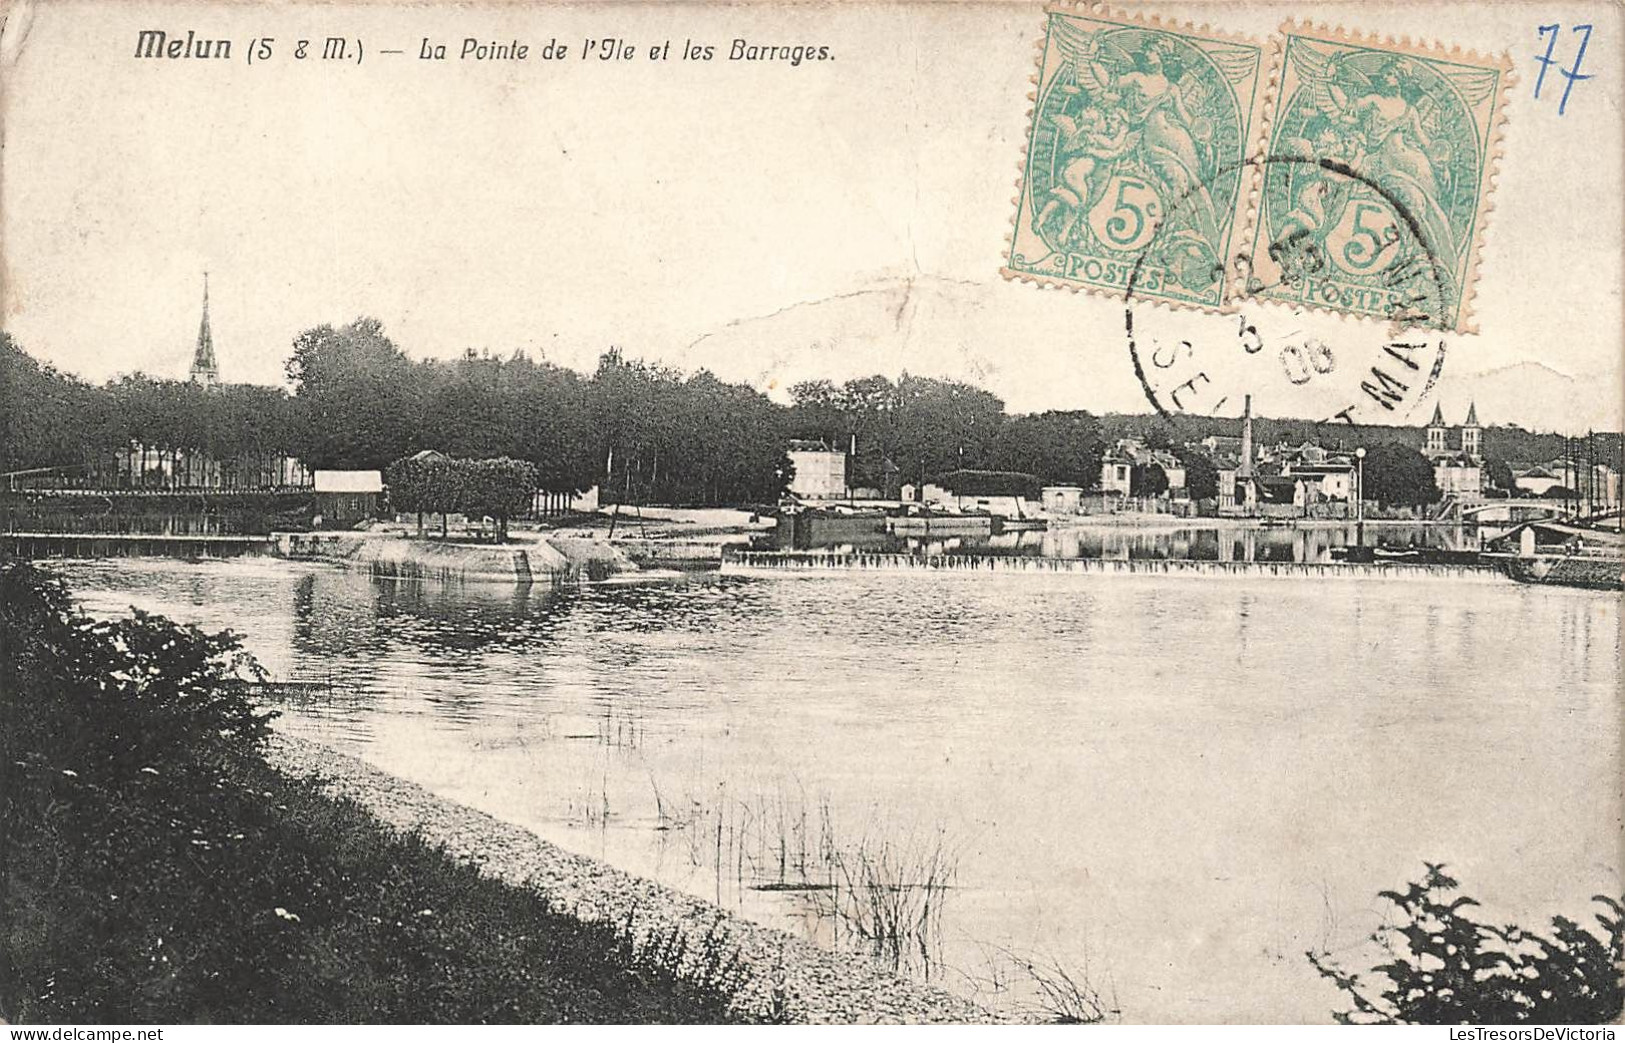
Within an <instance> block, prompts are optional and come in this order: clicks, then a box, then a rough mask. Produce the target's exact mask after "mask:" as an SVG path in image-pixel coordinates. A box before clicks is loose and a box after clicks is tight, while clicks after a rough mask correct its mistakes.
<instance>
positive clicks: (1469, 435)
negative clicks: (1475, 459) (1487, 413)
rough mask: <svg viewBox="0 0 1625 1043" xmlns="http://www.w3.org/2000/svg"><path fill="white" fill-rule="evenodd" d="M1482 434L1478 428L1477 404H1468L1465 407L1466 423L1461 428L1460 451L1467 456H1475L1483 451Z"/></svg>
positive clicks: (1481, 430)
mask: <svg viewBox="0 0 1625 1043" xmlns="http://www.w3.org/2000/svg"><path fill="white" fill-rule="evenodd" d="M1483 446H1484V432H1483V429H1482V428H1480V427H1479V426H1478V403H1476V402H1473V403H1469V404H1468V406H1467V423H1465V424H1463V425H1462V428H1461V451H1462V452H1464V453H1466V454H1467V455H1468V456H1477V455H1478V454H1479V453H1480V452H1482V451H1483Z"/></svg>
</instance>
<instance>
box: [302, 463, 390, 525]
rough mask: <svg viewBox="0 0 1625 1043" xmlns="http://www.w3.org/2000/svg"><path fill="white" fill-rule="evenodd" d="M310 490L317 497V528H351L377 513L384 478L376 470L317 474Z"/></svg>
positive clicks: (317, 472) (314, 519) (314, 522)
mask: <svg viewBox="0 0 1625 1043" xmlns="http://www.w3.org/2000/svg"><path fill="white" fill-rule="evenodd" d="M311 488H312V490H313V491H314V492H315V494H316V515H315V517H314V518H313V519H312V520H311V521H312V524H313V525H314V526H315V527H317V528H322V527H324V526H325V527H328V528H332V527H334V526H350V525H354V524H355V523H356V522H359V521H362V520H363V519H366V518H372V517H375V516H376V515H377V514H378V501H379V499H380V498H381V497H382V496H383V493H384V476H383V475H382V474H381V473H379V472H378V471H320V470H319V471H316V472H315V473H314V474H313V475H312V482H311Z"/></svg>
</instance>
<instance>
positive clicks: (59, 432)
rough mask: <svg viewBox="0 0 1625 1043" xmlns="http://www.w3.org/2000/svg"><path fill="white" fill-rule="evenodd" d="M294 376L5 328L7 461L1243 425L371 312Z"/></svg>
mask: <svg viewBox="0 0 1625 1043" xmlns="http://www.w3.org/2000/svg"><path fill="white" fill-rule="evenodd" d="M286 374H287V378H288V381H289V387H290V388H291V390H292V393H291V394H290V393H289V392H287V391H284V390H282V389H280V388H266V387H256V386H250V385H226V386H223V387H221V388H217V389H214V390H210V391H205V390H204V389H202V388H200V387H196V386H193V385H191V384H188V383H184V382H180V381H172V380H155V379H151V378H148V377H145V376H142V375H140V374H137V375H134V376H129V377H124V378H121V379H119V380H117V381H113V382H110V383H108V384H106V385H104V386H101V387H93V386H91V385H88V384H85V383H83V382H81V381H79V380H77V379H75V378H72V377H70V376H67V375H65V374H62V373H60V372H57V371H56V370H54V369H52V368H51V367H49V366H42V365H40V364H39V363H38V362H36V361H35V360H34V359H32V358H30V357H29V356H28V355H27V354H26V353H25V352H24V351H23V350H22V349H21V347H20V346H18V345H17V344H16V343H14V342H13V341H12V340H11V338H10V337H8V336H5V335H3V334H0V425H3V433H4V435H5V437H4V438H3V439H0V472H5V471H12V470H19V469H23V468H33V467H68V468H73V469H80V470H83V469H86V468H89V467H103V468H105V467H106V466H107V465H108V461H109V460H110V459H111V458H112V456H113V454H115V453H117V452H120V451H122V450H125V449H128V448H129V446H130V444H131V443H132V442H136V443H140V444H142V445H144V446H147V447H149V448H152V449H155V450H157V451H159V452H165V451H169V452H184V451H188V450H198V451H201V452H205V453H208V454H209V455H211V456H213V457H215V458H217V459H222V460H238V459H242V460H247V461H249V462H250V463H251V464H252V466H244V467H239V468H237V469H236V470H237V471H239V472H241V473H242V474H243V475H244V476H245V477H243V478H241V479H240V480H231V479H229V478H228V481H227V484H228V485H233V484H235V485H239V486H246V485H252V484H254V482H253V481H252V480H250V478H249V477H247V476H251V475H254V474H263V473H268V464H266V463H265V461H269V460H271V459H273V458H274V457H276V456H278V455H282V454H287V455H291V456H294V457H297V458H298V459H299V460H301V461H303V462H304V463H305V464H306V465H308V466H310V467H313V468H365V469H373V468H379V469H381V468H384V467H385V466H386V465H388V464H389V463H390V461H393V460H398V459H401V458H402V457H406V456H410V455H411V454H414V453H416V452H418V451H420V450H425V449H433V450H438V451H440V452H443V453H446V454H448V455H450V456H454V457H462V458H470V459H492V458H497V457H509V458H512V459H514V460H519V461H524V462H527V463H529V464H531V465H533V466H534V467H535V468H536V473H537V482H538V484H539V485H540V487H541V488H543V489H547V490H550V491H555V492H563V491H569V490H585V489H588V488H591V487H592V486H598V487H599V488H600V490H601V494H602V496H603V498H604V499H605V500H606V501H611V502H612V501H617V500H618V501H622V502H636V503H672V504H721V503H728V504H747V503H767V502H772V501H774V500H776V499H777V498H778V496H779V495H780V493H781V492H782V491H783V489H784V488H785V486H786V485H787V484H788V483H789V481H790V479H791V477H792V475H793V468H792V467H791V465H790V462H789V460H788V458H787V457H786V455H785V453H784V451H783V450H784V447H785V444H786V442H787V441H788V440H789V439H792V438H801V439H818V440H822V441H824V442H826V443H827V444H829V445H830V446H832V447H835V448H837V449H842V450H849V451H852V452H853V453H854V456H853V462H852V483H853V485H855V486H857V487H866V488H874V489H881V490H886V491H895V490H894V489H893V488H892V486H893V485H895V484H901V483H912V484H918V483H920V482H924V481H930V480H933V479H935V478H937V477H939V476H940V475H942V474H944V473H947V472H949V471H955V470H965V469H969V470H999V471H1018V472H1022V473H1028V474H1033V475H1035V476H1037V478H1038V479H1039V481H1040V483H1042V484H1063V485H1081V486H1083V487H1085V488H1089V487H1093V486H1095V485H1096V484H1097V482H1098V481H1099V477H1100V460H1101V455H1102V452H1103V449H1104V447H1106V446H1108V445H1110V444H1112V443H1113V442H1114V441H1115V440H1116V439H1119V438H1138V439H1140V440H1141V441H1142V442H1143V443H1144V444H1145V445H1146V446H1148V447H1150V448H1162V449H1170V448H1175V449H1177V448H1178V447H1182V446H1185V445H1186V444H1187V443H1197V442H1200V441H1201V440H1202V439H1203V438H1205V437H1207V436H1209V435H1227V436H1235V435H1238V434H1239V433H1240V430H1241V422H1240V420H1239V419H1236V418H1224V419H1219V418H1208V417H1191V416H1169V417H1161V416H1153V415H1139V416H1132V415H1117V414H1110V415H1107V416H1104V417H1096V416H1093V415H1091V414H1089V413H1087V412H1083V411H1081V410H1076V411H1052V412H1046V413H1037V414H1026V415H1014V416H1012V415H1009V414H1008V413H1007V412H1006V410H1005V405H1004V402H1003V401H1001V400H1000V399H999V398H998V396H996V395H994V394H992V393H990V392H988V391H986V390H983V389H981V388H978V387H974V386H972V385H970V384H965V383H961V382H958V381H953V380H941V379H934V378H930V377H921V376H915V375H911V374H907V373H905V374H903V375H902V376H901V377H899V378H898V379H897V380H895V381H894V380H891V379H888V378H886V377H884V376H879V375H876V376H869V377H862V378H858V379H854V380H848V381H845V382H844V383H839V384H838V383H835V382H832V381H828V380H819V381H809V382H806V383H802V384H797V385H795V386H794V387H792V388H791V389H790V394H791V399H792V401H791V404H790V405H789V406H783V405H779V404H776V403H774V402H772V401H771V400H769V399H768V398H767V397H766V396H765V395H763V394H761V393H760V392H757V391H755V390H753V389H751V388H749V387H747V386H745V385H741V384H729V383H726V382H724V381H721V380H719V379H717V377H716V376H714V375H713V374H711V373H709V372H705V371H701V372H698V373H693V374H685V373H682V372H679V371H676V370H673V369H669V368H666V367H663V366H659V365H654V364H651V363H647V362H642V361H637V360H634V359H631V358H628V357H627V356H626V355H624V354H623V353H622V352H621V351H619V350H618V349H611V350H609V351H607V352H605V353H604V354H603V356H602V357H601V358H600V359H599V362H598V366H597V368H596V370H595V371H594V372H593V373H591V374H590V375H583V374H580V373H577V372H575V371H573V370H570V369H566V368H564V367H560V366H556V365H553V364H551V363H548V362H545V361H536V360H533V359H531V358H529V357H527V356H525V355H524V354H523V353H516V354H514V355H512V356H510V357H496V356H491V355H482V354H477V353H475V352H472V351H470V352H465V353H464V354H463V355H462V356H461V357H459V358H456V359H452V360H424V361H413V360H412V359H411V358H409V357H408V356H407V355H406V353H405V352H404V351H403V350H402V349H401V348H400V347H399V346H397V345H396V344H395V343H394V341H392V340H391V339H390V338H389V336H388V335H387V333H386V332H385V330H384V329H383V327H382V325H381V324H380V323H379V322H378V321H377V320H375V319H368V318H361V319H357V320H355V321H354V322H351V323H349V324H348V325H345V326H342V327H333V326H326V325H324V326H319V327H316V328H314V329H310V330H306V331H304V332H303V333H301V334H299V336H298V337H297V338H295V340H294V343H293V350H292V353H291V355H290V357H289V358H288V360H287V364H286ZM1254 428H1255V430H1254V443H1255V444H1256V445H1260V446H1263V445H1272V444H1276V443H1281V442H1286V443H1290V444H1294V445H1295V444H1299V443H1302V442H1304V441H1312V442H1316V443H1318V444H1321V445H1324V446H1326V447H1327V448H1341V449H1344V450H1352V449H1354V448H1355V447H1357V446H1364V447H1365V448H1366V449H1367V450H1368V451H1370V453H1371V456H1369V457H1368V458H1367V460H1366V468H1367V479H1368V481H1369V482H1371V483H1372V491H1373V492H1375V490H1376V488H1380V487H1381V483H1382V482H1383V481H1384V479H1383V477H1382V476H1381V475H1380V474H1379V473H1378V472H1379V471H1381V469H1382V468H1381V465H1382V463H1383V462H1384V460H1390V459H1391V462H1394V463H1397V464H1399V466H1400V468H1401V471H1400V472H1396V474H1395V475H1394V476H1393V478H1392V482H1391V483H1390V484H1391V485H1392V488H1391V489H1389V490H1388V492H1389V493H1390V494H1391V495H1392V496H1393V497H1394V498H1393V499H1392V500H1390V501H1388V502H1392V503H1403V504H1414V503H1428V502H1433V501H1432V500H1429V499H1428V498H1427V496H1428V491H1427V488H1426V485H1425V483H1423V482H1421V480H1420V475H1419V472H1417V473H1416V474H1412V473H1411V472H1413V471H1416V467H1415V464H1416V460H1417V459H1420V458H1419V457H1417V458H1412V457H1410V456H1408V455H1403V454H1399V452H1398V450H1400V449H1408V450H1412V451H1415V450H1416V449H1418V448H1419V447H1420V446H1421V445H1422V443H1423V432H1422V430H1421V429H1420V428H1393V427H1356V426H1353V425H1349V424H1344V423H1315V422H1310V421H1298V420H1279V419H1267V418H1257V419H1255V421H1254ZM1592 444H1593V446H1594V452H1595V458H1596V459H1598V460H1600V461H1606V462H1611V463H1618V462H1620V459H1621V452H1622V451H1625V447H1622V444H1621V440H1620V437H1619V436H1618V435H1617V434H1607V435H1598V436H1597V438H1596V439H1595V441H1594V443H1592ZM1571 445H1572V443H1571ZM1484 446H1485V452H1486V454H1487V457H1488V460H1487V466H1488V469H1489V474H1490V477H1491V478H1492V480H1494V481H1496V482H1497V483H1501V484H1502V485H1503V486H1505V485H1508V484H1510V480H1511V475H1510V470H1509V469H1508V467H1507V465H1506V461H1508V460H1518V461H1520V462H1522V461H1528V462H1538V461H1546V460H1551V459H1554V458H1561V457H1562V456H1563V453H1564V441H1563V439H1561V438H1559V437H1558V436H1556V435H1537V434H1532V433H1530V432H1527V431H1522V430H1520V429H1517V428H1506V427H1490V428H1486V429H1485V431H1484ZM1384 447H1386V448H1384ZM1379 450H1380V451H1381V453H1387V454H1389V455H1388V456H1383V455H1381V454H1380V453H1379ZM1186 462H1187V465H1189V464H1190V461H1189V460H1188V459H1187V460H1186ZM1208 477H1210V476H1209V475H1208V473H1207V470H1206V468H1204V467H1202V465H1200V464H1197V465H1195V467H1194V468H1193V470H1192V472H1191V473H1189V474H1187V482H1188V483H1194V484H1195V485H1196V486H1197V488H1198V489H1201V490H1205V489H1207V488H1208V487H1209V484H1210V483H1209V482H1208V481H1207V479H1208ZM1212 477H1214V478H1215V482H1214V483H1212V484H1214V485H1215V486H1216V475H1214V476H1212ZM1152 484H1155V483H1154V480H1153V482H1152ZM1216 491H1217V490H1216V488H1215V489H1214V492H1215V493H1216ZM1197 498H1204V497H1201V496H1200V495H1198V497H1197ZM426 510H429V511H432V510H433V508H426Z"/></svg>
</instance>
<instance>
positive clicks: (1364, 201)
mask: <svg viewBox="0 0 1625 1043" xmlns="http://www.w3.org/2000/svg"><path fill="white" fill-rule="evenodd" d="M1045 14H1046V17H1047V22H1046V26H1045V34H1044V40H1043V51H1042V54H1041V56H1040V59H1039V67H1038V74H1037V77H1036V90H1035V91H1034V94H1033V107H1032V114H1031V119H1030V123H1029V125H1028V139H1027V153H1026V156H1025V160H1024V163H1023V166H1022V174H1021V181H1020V191H1019V194H1018V196H1017V199H1016V217H1015V228H1014V229H1013V231H1012V233H1011V237H1010V246H1009V252H1008V255H1007V258H1006V264H1005V267H1004V273H1005V275H1006V276H1008V277H1011V278H1017V279H1022V280H1026V281H1031V282H1038V283H1043V284H1047V285H1058V286H1068V287H1072V288H1077V289H1087V290H1091V291H1094V292H1097V293H1105V294H1107V295H1111V296H1119V297H1125V298H1135V299H1148V300H1152V301H1160V302H1163V303H1167V304H1171V305H1175V306H1194V307H1198V308H1215V309H1220V310H1230V307H1231V306H1232V305H1234V304H1235V303H1236V302H1237V301H1238V300H1241V299H1249V300H1254V301H1257V300H1271V301H1279V302H1282V303H1283V304H1287V305H1290V306H1294V307H1298V308H1313V309H1317V310H1325V311H1334V312H1342V313H1344V314H1347V315H1351V316H1357V317H1364V318H1377V319H1384V320H1389V321H1393V322H1400V323H1404V324H1407V325H1414V326H1427V327H1435V328H1439V329H1447V330H1457V331H1467V330H1470V329H1471V325H1470V308H1471V303H1472V287H1473V282H1474V278H1475V266H1476V264H1477V255H1478V247H1479V242H1480V239H1481V238H1482V232H1483V226H1484V219H1485V212H1486V211H1487V210H1488V209H1489V203H1488V196H1489V189H1490V183H1491V178H1492V175H1493V172H1494V170H1493V168H1494V163H1495V159H1496V156H1497V151H1498V148H1499V134H1500V129H1501V127H1502V125H1503V124H1504V122H1505V118H1504V112H1503V110H1504V107H1505V94H1506V86H1507V80H1508V75H1509V72H1510V66H1509V64H1508V62H1507V60H1506V59H1505V58H1504V57H1503V58H1491V59H1486V58H1482V57H1480V56H1478V55H1474V54H1463V53H1462V52H1459V51H1450V52H1445V51H1442V50H1438V49H1435V48H1430V47H1426V46H1423V45H1413V44H1411V43H1409V42H1408V41H1407V42H1401V43H1395V42H1392V41H1382V42H1378V41H1376V40H1372V39H1368V38H1366V37H1363V36H1360V35H1359V34H1355V33H1346V32H1342V31H1331V30H1319V31H1315V30H1309V29H1307V28H1303V27H1299V26H1296V25H1293V24H1290V23H1289V24H1288V25H1286V26H1284V27H1283V28H1282V30H1281V34H1280V35H1279V36H1278V37H1277V38H1276V39H1275V40H1273V41H1272V42H1271V45H1270V47H1269V48H1268V49H1266V47H1265V46H1264V45H1262V44H1259V43H1257V42H1255V41H1252V40H1248V39H1245V38H1239V37H1232V36H1228V35H1225V34H1222V33H1218V32H1213V31H1210V30H1208V29H1207V28H1206V27H1203V28H1202V29H1199V30H1198V29H1191V28H1188V27H1178V26H1174V25H1171V24H1165V23H1162V22H1160V21H1157V20H1156V19H1142V18H1138V17H1130V16H1119V15H1108V14H1104V13H1101V12H1098V11H1084V10H1078V9H1073V8H1068V7H1061V6H1051V7H1047V8H1045ZM1266 117H1267V118H1266Z"/></svg>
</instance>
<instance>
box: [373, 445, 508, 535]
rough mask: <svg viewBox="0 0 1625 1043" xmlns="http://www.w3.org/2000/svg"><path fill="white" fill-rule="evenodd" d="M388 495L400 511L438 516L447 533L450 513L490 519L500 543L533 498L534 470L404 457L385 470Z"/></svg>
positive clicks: (500, 461) (504, 462)
mask: <svg viewBox="0 0 1625 1043" xmlns="http://www.w3.org/2000/svg"><path fill="white" fill-rule="evenodd" d="M384 476H385V478H386V480H387V481H388V482H389V495H390V500H391V502H392V504H393V505H394V507H395V509H396V510H397V511H401V512H402V513H406V514H416V515H417V516H418V528H419V531H420V532H421V530H422V523H423V515H424V514H438V515H440V532H441V535H442V536H444V535H445V532H446V514H447V512H453V511H455V512H460V513H462V514H466V515H468V516H469V517H471V518H492V519H494V520H495V521H496V523H497V533H496V534H497V538H498V539H505V538H506V537H507V535H508V520H509V519H510V518H513V517H514V516H516V515H519V514H522V513H524V512H525V511H526V510H527V509H529V507H530V502H531V498H532V497H533V496H534V495H535V493H536V489H537V484H536V465H535V464H532V463H529V462H527V461H525V460H514V459H512V458H511V457H506V456H499V457H496V458H494V459H491V460H459V459H457V458H456V457H450V456H446V455H444V454H441V453H414V454H413V455H411V456H403V457H401V458H400V459H399V460H396V461H395V462H394V463H392V464H390V465H389V466H388V467H387V468H385V470H384Z"/></svg>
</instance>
